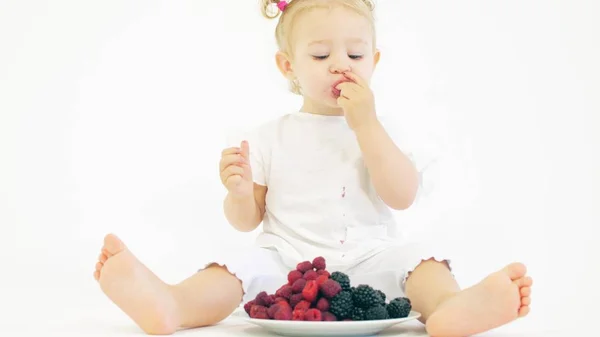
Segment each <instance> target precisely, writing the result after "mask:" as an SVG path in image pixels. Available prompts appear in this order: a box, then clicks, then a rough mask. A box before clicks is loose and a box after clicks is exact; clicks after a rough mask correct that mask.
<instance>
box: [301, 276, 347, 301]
mask: <svg viewBox="0 0 600 337" xmlns="http://www.w3.org/2000/svg"><path fill="white" fill-rule="evenodd" d="M334 282H335V281H334ZM325 284H326V283H323V285H325ZM338 286H339V284H338ZM340 290H341V287H340ZM318 293H319V286H318V285H317V281H315V280H312V281H308V282H306V286H305V287H304V290H302V296H303V297H304V299H305V300H307V301H308V302H313V301H314V300H316V299H317V294H318ZM336 294H337V293H336Z"/></svg>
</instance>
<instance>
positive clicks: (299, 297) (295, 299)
mask: <svg viewBox="0 0 600 337" xmlns="http://www.w3.org/2000/svg"><path fill="white" fill-rule="evenodd" d="M302 300H304V296H302V292H300V293H298V294H294V295H292V297H290V305H291V306H292V308H294V307H296V304H298V303H300V302H301V301H302Z"/></svg>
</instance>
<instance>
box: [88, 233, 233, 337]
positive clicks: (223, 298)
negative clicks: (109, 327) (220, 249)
mask: <svg viewBox="0 0 600 337" xmlns="http://www.w3.org/2000/svg"><path fill="white" fill-rule="evenodd" d="M94 277H95V278H96V280H97V281H98V282H99V284H100V288H101V289H102V291H103V292H104V293H105V294H106V295H107V296H108V297H109V298H110V299H111V300H112V301H113V302H114V303H115V304H116V305H117V306H118V307H119V308H120V309H121V310H123V311H124V312H125V313H126V314H127V315H128V316H129V317H130V318H131V319H132V320H133V321H134V322H135V323H136V324H137V325H138V326H139V327H140V328H141V329H142V330H143V331H144V332H146V333H148V334H160V335H164V334H172V333H174V332H176V331H177V330H178V329H179V328H193V327H201V326H206V325H212V324H215V323H217V322H219V321H221V320H223V319H224V318H226V317H227V316H228V315H229V314H231V312H232V311H233V310H235V308H237V306H238V305H239V304H240V303H241V300H242V295H243V290H242V287H241V284H240V281H239V280H238V279H237V278H236V277H235V276H233V275H232V274H230V273H229V272H228V271H227V270H226V269H224V268H221V267H218V266H217V267H210V268H207V269H205V270H203V271H202V272H199V273H197V274H195V275H193V276H192V277H190V278H188V279H187V280H185V281H183V282H181V283H179V284H177V285H175V286H172V285H168V284H166V283H164V282H163V281H161V280H160V279H159V278H158V277H157V276H156V275H154V273H152V272H151V271H150V270H149V269H148V268H146V267H145V266H144V265H143V264H142V263H141V262H140V261H139V260H138V259H137V258H136V257H135V256H134V255H133V254H132V253H131V251H129V250H128V249H127V247H126V246H125V244H124V243H123V242H122V241H121V240H119V239H118V238H117V237H116V236H114V235H107V236H106V238H105V239H104V247H103V248H102V253H101V254H100V257H99V262H98V263H97V264H96V271H95V273H94Z"/></svg>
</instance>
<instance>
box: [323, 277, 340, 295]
mask: <svg viewBox="0 0 600 337" xmlns="http://www.w3.org/2000/svg"><path fill="white" fill-rule="evenodd" d="M319 288H320V290H321V294H323V296H325V297H326V298H329V299H331V298H333V297H334V296H335V295H337V294H339V293H340V292H341V291H342V286H340V284H339V283H337V282H336V281H334V280H332V279H328V280H327V281H325V282H324V283H323V284H321V286H320V287H319Z"/></svg>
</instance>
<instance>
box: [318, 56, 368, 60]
mask: <svg viewBox="0 0 600 337" xmlns="http://www.w3.org/2000/svg"><path fill="white" fill-rule="evenodd" d="M328 57H329V55H322V56H316V55H315V56H313V58H314V59H316V60H325V59H326V58H328ZM348 57H350V58H351V59H353V60H360V59H361V58H362V57H363V56H362V55H348Z"/></svg>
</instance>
